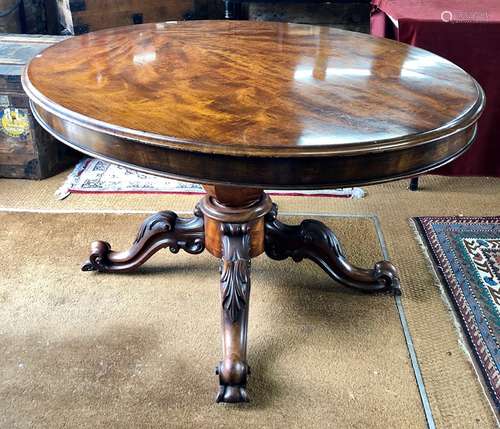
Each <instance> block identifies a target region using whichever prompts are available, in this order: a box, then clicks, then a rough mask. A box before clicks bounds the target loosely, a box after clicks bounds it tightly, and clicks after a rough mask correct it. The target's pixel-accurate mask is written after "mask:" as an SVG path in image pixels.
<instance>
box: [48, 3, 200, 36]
mask: <svg viewBox="0 0 500 429" xmlns="http://www.w3.org/2000/svg"><path fill="white" fill-rule="evenodd" d="M56 2H57V4H56V7H57V15H58V20H59V32H60V33H61V34H64V33H66V34H83V33H88V32H90V31H96V30H101V29H103V28H111V27H120V26H123V25H131V24H142V23H146V22H162V21H173V20H181V19H184V18H185V17H186V16H187V15H188V14H191V13H192V10H193V0H56Z"/></svg>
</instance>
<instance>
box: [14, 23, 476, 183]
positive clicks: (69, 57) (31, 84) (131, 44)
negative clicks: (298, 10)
mask: <svg viewBox="0 0 500 429" xmlns="http://www.w3.org/2000/svg"><path fill="white" fill-rule="evenodd" d="M24 86H25V89H26V91H27V92H28V94H29V95H30V98H31V99H32V101H33V103H34V108H35V113H36V114H37V115H38V117H39V118H40V119H41V120H42V122H44V123H45V124H46V125H45V126H46V128H48V129H49V130H51V131H52V132H55V133H56V134H58V135H59V137H61V138H62V139H63V140H67V141H68V142H69V143H71V144H73V145H76V146H79V147H80V148H81V149H83V150H85V151H87V152H89V153H91V154H95V155H99V154H100V155H102V156H104V157H107V158H110V159H112V160H115V161H120V162H122V163H125V164H130V165H134V166H136V167H141V168H143V169H145V170H150V171H154V172H157V173H160V174H164V175H167V176H171V177H178V178H179V177H180V178H184V179H186V180H194V181H200V180H202V179H204V181H205V182H208V183H233V184H234V183H239V184H242V185H247V186H253V185H262V186H271V185H272V186H273V187H281V188H286V187H295V188H297V187H309V188H311V187H312V188H314V187H323V188H324V187H331V186H339V185H342V184H344V185H348V184H356V183H362V182H365V183H374V182H380V181H383V180H388V179H389V178H391V179H394V178H395V177H405V176H409V175H411V174H415V173H420V172H424V171H426V170H428V169H429V168H434V167H436V166H437V165H439V164H442V163H443V162H446V161H449V160H450V159H452V158H453V157H454V156H456V155H457V154H458V153H459V152H460V151H461V150H464V147H465V146H467V144H468V143H470V142H471V141H472V137H473V134H474V132H475V122H476V121H477V119H478V116H479V114H480V113H481V111H482V109H483V107H484V95H483V93H482V90H481V88H480V87H479V86H478V84H477V83H476V82H475V81H474V79H472V78H471V77H470V76H469V75H468V74H467V73H465V72H464V71H463V70H461V69H460V68H458V67H457V66H455V65H454V64H452V63H450V62H448V61H446V60H444V59H442V58H440V57H438V56H436V55H433V54H431V53H429V52H426V51H424V50H421V49H416V48H413V47H410V46H407V45H404V44H400V43H397V42H394V41H390V40H385V39H380V38H374V37H371V36H368V35H365V34H360V33H353V32H347V31H342V30H337V29H333V28H328V27H318V26H309V25H299V24H286V23H267V22H231V21H194V22H193V21H191V22H171V23H159V24H146V25H139V26H132V27H124V28H118V29H111V30H105V31H100V32H96V33H91V34H87V35H84V36H80V37H75V38H72V39H69V40H66V41H64V42H62V43H59V44H57V45H55V46H53V47H51V48H49V49H47V50H45V51H44V52H43V53H41V54H40V55H38V56H37V57H36V58H35V59H34V60H33V61H32V62H31V63H30V65H29V67H28V68H27V70H26V73H25V76H24ZM96 133H99V137H97V134H96ZM78 135H81V136H84V137H83V138H78ZM457 135H458V136H460V138H461V143H457V142H456V137H457ZM462 137H463V138H462ZM119 139H122V141H119ZM132 142H133V143H132ZM138 142H140V143H141V144H142V145H143V146H147V145H149V146H150V147H149V148H144V147H143V148H141V149H140V150H141V151H142V152H143V153H142V157H138V156H134V154H133V153H131V152H136V151H137V143H138ZM428 142H433V143H432V145H431V146H432V148H434V151H437V152H439V153H431V154H430V155H431V156H428V157H427V158H426V159H425V160H424V159H422V156H423V153H422V151H418V150H417V149H416V147H417V146H421V145H422V144H424V143H428ZM439 144H441V145H440V146H439ZM151 146H154V148H152V147H151ZM438 146H439V148H438ZM162 149H163V151H162ZM173 150H175V151H173ZM429 150H430V151H431V152H433V151H432V149H431V147H427V148H426V150H425V151H429ZM145 151H147V153H146V152H145ZM179 151H183V152H184V151H186V152H190V153H191V162H192V165H191V166H187V167H186V166H185V165H182V169H181V170H179V168H177V167H178V165H179V163H181V164H184V163H182V162H181V160H180V159H179V158H176V160H175V162H173V161H172V162H170V163H169V159H166V158H170V161H171V160H172V159H173V158H174V157H176V156H178V155H179ZM395 151H396V152H395ZM425 151H423V152H425ZM374 152H387V153H392V155H394V156H393V157H390V159H381V158H372V160H373V161H374V162H368V164H366V163H365V162H364V161H365V160H364V159H360V158H359V156H361V157H363V156H364V155H365V154H372V153H374ZM206 154H214V155H216V157H212V158H210V159H208V160H207V158H206V157H203V155H206ZM226 156H233V158H232V159H233V161H234V162H235V163H238V162H239V164H238V165H237V166H236V167H235V169H237V170H238V171H236V172H235V173H234V172H232V171H228V172H227V177H226V175H224V174H220V172H217V171H214V170H219V169H220V167H221V165H222V164H221V163H220V162H217V161H218V160H222V162H223V161H224V160H225V159H224V158H225V157H226ZM338 156H343V157H344V158H343V159H342V163H343V164H344V165H345V166H348V167H349V168H348V170H350V171H345V172H344V171H342V168H339V165H337V164H336V160H332V159H331V158H332V157H338ZM237 157H243V158H247V159H243V160H242V161H241V160H237V159H235V158H237ZM160 158H163V159H161V160H160ZM248 158H250V159H248ZM255 158H260V159H259V160H258V161H257V162H254V161H255ZM269 158H280V159H283V158H288V159H287V160H286V161H283V162H282V164H280V165H275V161H276V160H275V159H274V160H272V159H271V160H269ZM298 158H315V160H312V164H311V166H314V168H320V169H322V170H325V169H326V170H331V169H332V168H335V170H336V173H335V175H329V174H328V172H325V171H323V172H322V175H320V176H318V175H316V174H315V173H314V172H311V171H308V170H310V168H308V165H309V164H308V163H307V162H306V163H304V162H303V160H302V161H301V160H299V159H298ZM319 158H323V159H319ZM346 160H347V161H346ZM395 160H396V161H395ZM398 160H399V161H398ZM398 162H399V163H400V164H401V165H396V164H397V163H398ZM206 163H208V165H205V164H206ZM375 163H377V164H378V165H379V167H378V169H377V166H376V165H375ZM171 164H172V165H171ZM240 164H241V165H240ZM273 166H274V167H279V168H281V174H274V175H273V174H272V173H269V172H267V173H266V171H265V170H268V169H270V168H271V169H273ZM287 166H288V168H287ZM322 167H324V168H322ZM389 167H390V168H389ZM290 169H292V170H293V173H292V174H291V173H290V172H289V171H288V170H290ZM367 169H369V170H370V171H367ZM353 170H357V171H356V174H350V173H352V172H353ZM362 170H364V174H360V172H361V171H362ZM370 172H371V173H372V174H369V173H370ZM256 175H257V177H258V178H259V179H257V177H256ZM254 181H255V183H254Z"/></svg>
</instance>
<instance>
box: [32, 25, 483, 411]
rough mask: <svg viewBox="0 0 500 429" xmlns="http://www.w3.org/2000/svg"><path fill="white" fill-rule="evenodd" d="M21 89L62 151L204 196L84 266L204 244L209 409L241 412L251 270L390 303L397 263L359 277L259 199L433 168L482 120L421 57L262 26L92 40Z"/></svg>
mask: <svg viewBox="0 0 500 429" xmlns="http://www.w3.org/2000/svg"><path fill="white" fill-rule="evenodd" d="M23 85H24V88H25V90H26V92H27V94H28V95H29V97H30V99H31V107H32V109H33V113H34V115H35V117H36V118H37V119H38V121H39V122H40V123H41V124H42V126H43V127H45V128H46V129H47V130H48V131H49V132H51V133H52V134H53V135H54V136H56V137H57V138H58V139H60V140H61V141H63V142H64V143H66V144H68V145H70V146H72V147H74V148H76V149H78V150H80V151H82V152H84V153H87V154H89V155H92V156H95V157H97V158H102V159H105V160H108V161H111V162H115V163H118V164H122V165H125V166H130V167H132V168H136V169H139V170H142V171H147V172H151V173H154V174H158V175H163V176H166V177H173V178H179V179H182V180H188V181H194V182H199V183H202V184H204V187H205V189H206V191H207V195H206V196H205V197H204V198H202V200H201V201H200V203H199V204H198V205H197V207H196V209H195V212H194V216H193V217H192V218H189V219H184V218H179V217H177V215H176V214H175V213H173V212H170V211H164V212H160V213H157V214H155V215H153V216H151V217H150V218H148V219H147V220H146V221H145V222H144V224H143V225H142V227H141V228H140V230H139V233H138V235H137V237H136V239H135V241H134V242H133V244H132V247H131V248H130V249H129V250H127V251H124V252H116V251H113V250H111V246H110V245H109V244H108V243H107V242H104V241H97V242H95V243H93V244H92V253H91V255H90V260H89V261H88V262H87V263H86V264H85V265H84V267H83V269H84V270H95V271H98V272H108V273H113V272H121V271H130V270H133V269H135V268H137V267H138V266H140V265H141V264H143V263H144V262H145V261H146V260H147V259H148V258H149V257H150V256H152V255H153V254H154V253H155V252H156V251H158V250H159V249H161V248H165V247H168V248H170V250H171V251H172V252H174V253H176V252H177V251H179V250H180V249H183V250H185V251H187V252H190V253H195V254H196V253H200V252H202V251H203V250H204V249H205V248H206V249H207V250H208V251H209V252H210V253H211V254H212V255H214V256H215V257H217V258H221V259H222V264H221V284H220V293H221V311H222V330H223V332H222V341H223V359H222V361H221V362H220V363H219V365H218V367H217V373H218V375H219V382H220V388H219V392H218V395H217V401H218V402H242V401H247V400H248V395H247V391H246V385H247V377H248V375H249V373H250V371H249V366H248V361H247V322H248V305H249V298H250V259H251V258H253V257H255V256H258V255H259V254H261V253H263V252H265V253H266V254H267V255H268V256H269V257H271V258H273V259H277V260H281V259H285V258H287V257H292V258H293V259H294V260H295V261H297V262H298V261H301V260H302V259H304V258H308V259H311V260H312V261H314V262H316V263H317V264H318V265H319V266H320V267H321V268H322V269H323V270H325V271H326V272H327V273H328V274H329V275H330V276H331V277H332V279H334V280H335V281H337V282H339V283H342V284H344V285H346V286H350V287H354V288H356V289H359V290H362V291H366V292H372V291H392V292H394V293H399V292H400V285H399V278H398V274H397V271H396V269H395V268H394V267H393V265H392V264H391V263H389V262H387V261H381V262H378V263H376V264H375V266H374V267H373V268H370V269H365V268H357V267H354V266H353V265H351V264H350V263H349V262H348V261H347V260H346V258H345V256H344V253H343V251H342V249H341V247H340V244H339V242H338V240H337V238H336V237H335V235H334V234H333V232H332V231H330V230H329V229H328V228H327V227H326V226H325V225H324V224H322V223H321V222H318V221H316V220H305V221H303V222H302V223H301V224H300V225H297V226H290V225H285V224H283V223H281V222H280V221H279V220H278V219H277V207H276V205H275V204H273V203H272V202H271V199H270V198H269V196H268V195H267V194H266V193H265V192H263V189H266V188H273V189H317V188H336V187H339V186H352V185H363V184H372V183H380V182H384V181H389V180H396V179H400V178H405V177H410V176H414V175H416V174H420V173H423V172H426V171H429V170H431V169H434V168H437V167H439V166H440V165H443V164H445V163H447V162H449V161H451V160H452V159H454V158H456V157H458V156H459V155H461V154H462V153H463V152H464V151H465V150H466V149H467V148H468V147H469V146H470V145H471V143H472V142H473V140H474V137H475V134H476V129H477V126H476V122H477V120H478V118H479V116H480V114H481V111H482V110H483V108H484V95H483V92H482V90H481V88H480V87H479V85H478V84H477V83H476V82H475V81H474V79H472V78H471V77H470V76H469V75H467V74H466V73H465V72H464V71H463V70H461V69H459V68H458V67H456V66H455V65H453V64H452V63H450V62H448V61H446V60H444V59H442V58H440V57H438V56H436V55H433V54H431V53H429V52H426V51H423V50H421V49H416V48H412V47H410V46H406V45H403V44H400V43H397V42H394V41H390V40H385V39H378V38H374V37H371V36H368V35H364V34H357V33H351V32H345V31H342V30H336V29H332V28H328V27H317V26H308V25H299V24H283V23H269V22H267V23H265V22H231V21H191V22H178V23H175V22H174V23H160V24H145V25H139V26H133V27H123V28H118V29H112V30H105V31H100V32H97V33H90V34H88V35H84V36H80V37H75V38H72V39H69V40H66V41H64V42H62V43H60V44H58V45H55V46H53V47H50V48H48V49H47V50H45V51H44V52H43V53H41V54H39V55H38V56H37V57H36V58H35V59H33V60H32V62H31V63H30V64H29V66H28V67H27V68H26V71H25V74H24V77H23ZM360 245H369V244H368V243H360Z"/></svg>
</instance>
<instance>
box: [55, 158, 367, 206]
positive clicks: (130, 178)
mask: <svg viewBox="0 0 500 429" xmlns="http://www.w3.org/2000/svg"><path fill="white" fill-rule="evenodd" d="M72 193H129V194H145V193H152V194H154V193H160V194H177V193H179V194H204V193H205V191H204V190H203V188H202V187H201V185H199V184H196V183H188V182H181V181H178V180H172V179H166V178H164V177H159V176H154V175H151V174H146V173H141V172H139V171H136V170H132V169H129V168H125V167H121V166H119V165H115V164H110V163H108V162H106V161H101V160H98V159H93V158H85V159H83V160H82V161H80V162H79V163H78V164H77V165H76V167H75V168H74V170H73V171H72V172H71V173H70V175H69V176H68V178H67V179H66V181H65V182H64V184H63V185H62V186H61V187H60V188H59V189H58V190H57V191H56V193H55V195H56V197H57V198H58V199H60V200H62V199H64V198H66V197H67V196H68V195H70V194H72ZM269 193H270V194H271V195H273V194H274V195H307V196H321V197H340V198H363V197H364V196H365V191H363V189H361V188H344V189H332V190H329V189H327V190H320V191H309V190H307V191H293V190H292V191H276V190H271V191H269Z"/></svg>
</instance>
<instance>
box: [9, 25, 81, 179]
mask: <svg viewBox="0 0 500 429" xmlns="http://www.w3.org/2000/svg"><path fill="white" fill-rule="evenodd" d="M63 39H64V37H61V36H39V35H18V34H1V35H0V177H12V178H27V179H43V178H45V177H49V176H51V175H53V174H56V173H58V172H59V171H61V170H62V169H63V168H65V167H67V166H69V165H70V164H71V163H74V162H75V160H76V159H78V157H79V155H78V154H77V152H75V151H73V150H72V149H70V148H69V147H67V146H66V145H64V144H62V143H60V142H58V141H57V140H56V139H54V138H53V137H52V136H51V135H50V134H49V133H47V132H46V131H45V130H43V129H42V128H41V127H40V126H39V125H38V123H37V122H36V120H35V119H34V118H33V116H32V114H31V110H30V108H29V103H28V97H27V96H26V94H25V93H24V91H23V89H22V86H21V73H22V71H23V68H24V65H25V64H26V63H27V62H28V61H29V60H30V59H31V58H32V57H33V56H35V55H36V54H37V53H39V52H40V51H41V50H43V49H44V48H46V47H47V46H50V45H52V44H54V43H57V42H59V41H61V40H63Z"/></svg>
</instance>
